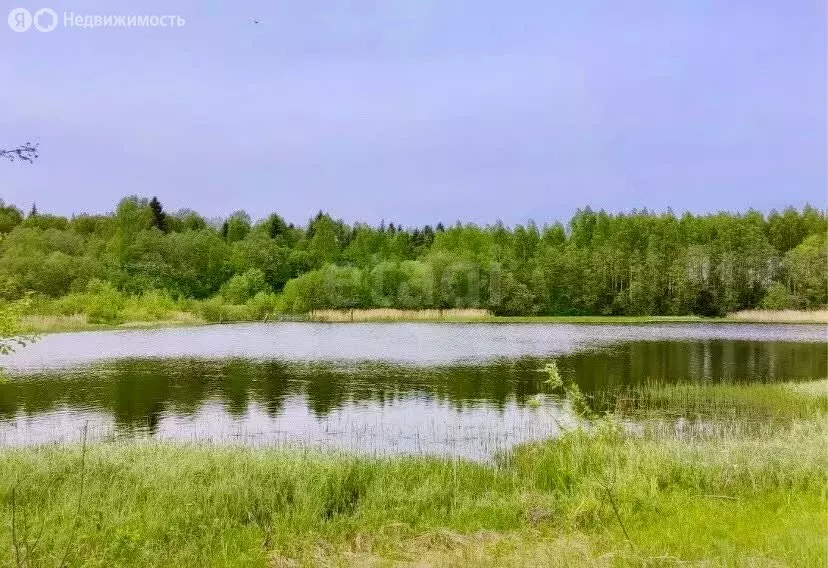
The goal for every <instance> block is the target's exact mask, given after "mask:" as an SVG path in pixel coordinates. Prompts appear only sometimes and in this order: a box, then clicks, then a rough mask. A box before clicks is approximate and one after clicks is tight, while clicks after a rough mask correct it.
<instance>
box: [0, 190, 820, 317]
mask: <svg viewBox="0 0 828 568" xmlns="http://www.w3.org/2000/svg"><path fill="white" fill-rule="evenodd" d="M827 231H828V222H827V221H826V213H825V211H824V210H820V209H817V208H814V207H811V206H806V207H805V208H803V209H802V210H797V209H794V208H787V209H785V210H784V211H782V212H777V211H772V212H771V213H770V214H768V215H764V214H763V213H761V212H758V211H755V210H749V211H747V212H744V213H728V212H720V213H715V214H707V215H694V214H690V213H685V214H682V215H680V216H679V215H676V214H674V213H673V212H672V211H669V210H668V211H667V212H660V213H657V212H652V211H648V210H634V211H632V212H629V213H617V214H613V213H608V212H605V211H603V210H601V211H594V210H592V209H591V208H589V207H587V208H584V209H581V210H578V211H577V212H576V213H575V214H574V216H573V217H572V218H571V219H570V220H569V222H568V223H567V224H566V225H564V224H562V223H560V222H554V223H548V224H545V225H543V226H538V225H537V224H535V223H534V222H529V223H527V224H525V225H516V226H514V227H507V226H505V225H504V224H503V223H501V222H499V221H498V222H495V223H494V224H491V225H486V226H479V225H475V224H470V223H466V224H463V223H460V222H457V223H455V224H454V225H449V226H444V225H443V224H442V223H436V224H435V225H433V226H432V225H425V226H422V227H403V226H399V225H395V224H394V223H387V224H386V223H385V222H383V223H381V224H380V225H379V226H370V225H367V224H364V223H356V224H353V225H350V224H347V223H344V222H343V221H341V220H337V219H334V218H333V217H331V216H330V215H328V214H326V213H322V212H319V213H318V214H317V215H316V216H315V217H313V218H312V219H310V220H309V221H308V223H307V224H306V225H305V226H296V225H294V224H292V223H287V222H286V221H285V220H284V219H283V218H282V217H281V216H279V215H278V214H275V213H274V214H272V215H270V216H269V217H267V218H265V219H262V220H259V221H257V222H253V221H252V220H251V218H250V216H249V215H247V214H246V213H245V212H243V211H238V212H236V213H233V214H232V215H230V216H229V217H227V218H226V219H222V220H219V221H216V220H208V219H205V218H204V217H202V216H201V215H199V214H197V213H195V212H194V211H191V210H182V211H178V212H176V213H169V212H167V211H165V210H164V208H163V206H162V204H161V203H160V202H159V200H158V199H157V198H152V199H146V198H139V197H135V196H131V197H126V198H124V199H123V200H121V201H120V203H119V204H118V205H117V208H116V210H115V211H114V212H113V213H111V214H107V215H88V214H82V215H75V216H73V217H71V218H66V217H61V216H56V215H49V214H44V213H42V212H39V211H37V209H36V207H32V210H31V211H30V212H28V213H27V214H24V213H23V212H22V211H21V210H20V209H18V208H17V207H15V206H13V205H6V204H4V203H2V202H0V235H2V237H0V295H2V297H3V298H5V299H9V300H12V299H17V298H21V297H24V296H26V295H27V294H33V295H34V296H35V297H44V298H57V297H61V296H66V295H69V294H73V293H74V294H77V293H84V292H89V291H94V292H100V291H101V290H115V291H117V292H118V293H120V294H126V295H141V294H156V295H158V294H160V295H163V296H165V297H166V296H168V297H170V298H174V299H195V300H201V299H207V298H216V297H220V298H221V300H222V301H223V302H226V303H227V304H233V305H238V304H245V303H246V302H250V301H252V300H253V299H254V298H256V297H257V296H258V297H262V295H268V296H269V297H272V298H274V306H275V307H276V309H278V310H281V311H284V312H288V313H304V312H308V311H311V310H315V309H323V308H343V309H345V308H370V307H392V308H404V309H421V308H454V307H460V308H463V307H473V308H486V309H490V310H492V311H493V312H494V313H496V314H503V315H534V314H538V315H540V314H570V315H580V314H584V315H586V314H599V315H656V314H663V315H683V314H700V315H707V316H713V315H720V314H725V313H728V312H732V311H736V310H740V309H749V308H769V309H784V308H798V309H812V308H816V307H821V306H825V305H826V303H828V270H827V269H826V267H827V266H828V252H827V249H826V232H827Z"/></svg>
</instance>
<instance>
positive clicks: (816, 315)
mask: <svg viewBox="0 0 828 568" xmlns="http://www.w3.org/2000/svg"><path fill="white" fill-rule="evenodd" d="M727 317H728V319H732V320H736V321H746V322H757V323H828V310H741V311H738V312H734V313H732V314H728V316H727Z"/></svg>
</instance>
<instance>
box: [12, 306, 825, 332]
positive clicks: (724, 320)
mask: <svg viewBox="0 0 828 568" xmlns="http://www.w3.org/2000/svg"><path fill="white" fill-rule="evenodd" d="M372 311H373V310H362V311H361V312H362V313H360V315H359V317H358V318H356V319H353V320H352V319H350V318H349V317H348V316H349V312H348V311H337V314H338V315H339V316H340V317H335V318H333V317H329V316H330V313H326V314H325V315H324V316H317V315H310V314H305V315H295V316H290V317H285V316H275V317H268V318H264V319H262V320H258V319H257V320H251V319H240V320H227V321H220V322H211V321H208V320H205V319H202V318H198V317H196V316H193V317H192V318H187V319H159V320H155V321H126V322H122V323H89V322H87V321H86V318H85V317H79V316H77V315H76V316H40V315H28V316H24V318H23V321H22V331H23V333H26V334H38V335H43V334H51V333H64V332H65V333H69V332H79V331H111V330H115V331H125V330H130V329H137V330H146V329H166V328H173V327H182V328H183V327H202V326H206V325H224V324H237V323H238V324H241V323H280V322H297V323H388V324H392V323H437V324H440V323H447V324H451V323H454V324H457V323H462V324H474V323H481V324H569V325H653V324H768V325H828V311H825V310H820V311H816V312H791V313H788V314H786V315H785V316H783V317H780V315H779V313H778V312H768V313H765V314H762V313H758V312H754V313H751V314H746V315H740V314H730V315H727V316H724V317H715V318H703V317H699V316H495V315H482V316H477V315H475V316H453V315H444V316H441V317H429V318H424V317H418V316H417V315H416V314H414V313H412V314H410V315H406V314H403V315H402V316H399V317H389V316H385V315H382V314H383V310H376V314H372V313H370V312H372Z"/></svg>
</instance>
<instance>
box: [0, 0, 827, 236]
mask: <svg viewBox="0 0 828 568" xmlns="http://www.w3.org/2000/svg"><path fill="white" fill-rule="evenodd" d="M45 1H46V0H44V2H45ZM17 6H23V7H27V8H30V9H31V10H32V11H34V10H35V9H37V8H40V7H43V6H48V7H50V8H53V9H54V10H55V11H56V12H57V13H58V14H59V19H60V20H61V21H60V25H59V26H58V27H57V29H55V30H54V31H52V32H49V33H42V32H39V31H36V30H35V29H30V30H28V31H26V32H22V33H17V32H14V31H12V30H11V29H10V28H9V27H8V26H6V23H5V21H6V16H7V15H8V11H9V9H11V8H14V7H17ZM2 7H3V12H2V18H0V54H2V56H0V147H2V146H12V145H16V144H18V143H21V142H25V141H27V140H33V141H37V142H39V143H40V148H41V158H40V160H39V161H38V162H37V163H36V164H35V165H33V166H28V165H24V164H17V163H15V164H6V163H3V164H0V196H2V197H3V198H4V199H5V200H6V201H7V202H8V201H11V202H13V203H16V204H18V205H20V206H21V207H23V208H25V209H28V208H29V207H30V206H31V203H32V202H36V203H37V205H38V208H39V209H40V210H42V211H52V212H57V213H61V214H71V213H73V212H83V211H95V212H105V211H111V210H112V209H113V208H114V206H115V203H116V202H117V200H118V199H119V198H120V197H122V196H124V195H127V194H139V195H145V196H152V195H158V197H159V198H160V199H161V201H162V203H164V205H165V207H166V208H167V209H168V210H177V209H179V208H182V207H189V208H192V209H195V210H197V211H199V212H201V213H203V214H205V215H207V216H220V215H227V214H229V213H231V212H232V211H234V210H237V209H244V210H246V211H247V212H249V213H250V214H251V216H253V217H254V218H259V217H263V216H264V215H266V214H267V213H269V212H271V211H277V212H279V213H281V214H282V215H283V216H285V217H286V218H287V219H289V220H290V221H295V222H304V221H305V220H306V219H307V218H308V217H309V216H311V215H312V214H313V213H314V212H316V211H317V210H318V209H324V210H327V211H329V212H331V213H332V214H333V215H334V216H336V217H342V218H344V219H345V220H347V221H355V220H364V221H368V222H372V223H378V222H379V220H380V219H385V220H386V221H395V222H401V223H403V224H415V223H417V224H422V223H426V222H430V223H433V222H435V221H437V220H442V221H444V222H453V221H454V220H456V219H458V218H459V219H463V220H467V221H475V222H480V223H486V222H492V221H494V220H495V219H498V218H500V219H502V220H504V221H505V222H507V223H509V224H511V223H516V222H524V221H526V220H527V219H529V218H533V219H535V220H537V221H538V222H539V223H543V222H544V221H547V220H553V219H562V220H566V219H568V217H569V216H570V215H571V213H572V212H573V211H574V210H575V209H576V208H577V207H581V206H585V205H588V204H589V205H592V206H593V207H594V208H601V207H603V208H606V209H609V210H613V211H618V210H629V209H631V208H634V207H636V208H641V207H645V206H646V207H648V208H651V209H658V210H662V209H665V208H667V207H668V206H670V207H672V208H673V209H674V210H676V211H683V210H687V209H689V210H691V211H696V212H703V211H713V210H719V209H729V210H744V209H746V208H748V207H754V208H758V209H761V210H764V211H767V210H769V209H771V208H774V207H775V208H780V207H783V206H785V205H787V204H793V205H797V206H801V205H802V204H804V203H805V202H811V203H813V204H815V205H818V206H820V207H825V205H826V184H828V172H827V170H826V160H827V158H826V152H827V151H828V149H827V148H826V13H825V3H824V1H823V0H794V1H791V2H782V1H779V0H751V1H747V0H727V1H722V0H693V1H687V0H673V1H670V0H652V1H618V0H614V1H606V2H590V1H578V2H558V1H551V0H523V1H521V0H515V1H510V2H506V1H503V0H501V1H499V2H494V1H491V0H474V1H472V0H464V1H459V0H434V1H429V0H372V1H360V0H347V1H321V0H320V1H318V2H311V1H307V0H280V1H277V2H272V1H261V2H258V1H257V2H231V1H225V2H215V1H213V2H207V1H203V0H202V1H196V0H193V1H191V2H171V1H166V2H161V1H142V2H132V3H129V4H127V3H125V2H117V3H116V2H111V1H109V2H104V1H82V0H73V1H67V2H63V1H57V0H54V1H50V2H49V3H48V4H41V3H40V2H38V3H29V2H24V1H22V0H21V1H19V2H11V3H5V4H2ZM64 12H73V13H74V14H76V15H95V14H100V15H128V14H146V15H153V14H155V15H165V14H176V15H180V16H181V17H183V18H184V19H185V20H186V24H185V25H184V26H183V27H175V28H169V27H167V28H155V29H149V28H134V29H124V28H115V29H92V30H90V29H85V30H84V29H77V28H69V27H64V26H63V25H62V24H63V21H62V20H63V13H64ZM253 19H258V20H259V23H258V24H256V23H253V21H252V20H253Z"/></svg>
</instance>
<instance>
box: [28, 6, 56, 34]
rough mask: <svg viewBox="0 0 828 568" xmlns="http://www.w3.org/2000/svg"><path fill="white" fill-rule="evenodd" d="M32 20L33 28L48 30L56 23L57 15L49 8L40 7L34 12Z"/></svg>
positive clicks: (53, 27) (54, 26)
mask: <svg viewBox="0 0 828 568" xmlns="http://www.w3.org/2000/svg"><path fill="white" fill-rule="evenodd" d="M32 21H33V22H34V27H35V29H37V30H38V31H41V32H50V31H52V30H53V29H55V28H56V27H57V25H58V15H57V12H55V11H54V10H52V9H51V8H41V9H40V10H38V11H37V12H35V13H34V17H33V18H32Z"/></svg>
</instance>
